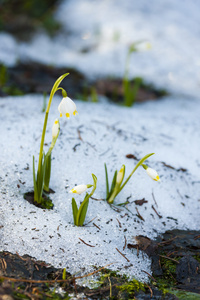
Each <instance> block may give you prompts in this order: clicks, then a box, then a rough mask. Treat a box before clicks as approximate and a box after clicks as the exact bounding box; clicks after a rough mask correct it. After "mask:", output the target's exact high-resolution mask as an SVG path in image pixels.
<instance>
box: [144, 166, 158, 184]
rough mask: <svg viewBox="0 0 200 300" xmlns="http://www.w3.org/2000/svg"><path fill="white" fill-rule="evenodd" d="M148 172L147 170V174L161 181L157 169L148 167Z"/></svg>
mask: <svg viewBox="0 0 200 300" xmlns="http://www.w3.org/2000/svg"><path fill="white" fill-rule="evenodd" d="M146 172H147V174H148V175H149V177H151V178H152V179H153V180H155V181H160V178H159V175H158V173H157V172H156V170H154V169H152V168H149V167H147V169H146Z"/></svg>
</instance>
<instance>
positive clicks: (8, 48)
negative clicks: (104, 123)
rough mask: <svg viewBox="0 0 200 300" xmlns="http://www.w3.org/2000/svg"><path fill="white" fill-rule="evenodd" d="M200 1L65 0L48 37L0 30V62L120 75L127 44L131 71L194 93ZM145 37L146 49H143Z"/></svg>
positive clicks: (199, 62)
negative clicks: (20, 37)
mask: <svg viewBox="0 0 200 300" xmlns="http://www.w3.org/2000/svg"><path fill="white" fill-rule="evenodd" d="M199 9H200V2H199V1H196V0H184V1H181V5H180V2H179V1H174V0H163V1H159V0H153V1H147V0H140V1H136V0H126V1H121V0H101V1H94V0H84V1H82V0H77V1H73V0H64V1H62V2H61V3H60V6H59V7H58V9H57V11H56V13H55V16H56V18H57V19H58V21H60V22H61V23H62V25H63V27H64V30H63V31H62V33H60V34H58V35H57V36H56V37H54V38H53V39H51V38H49V37H47V36H46V35H45V33H43V32H38V33H37V34H35V36H34V37H33V38H32V40H31V42H23V43H19V41H17V40H15V39H14V38H13V37H11V36H10V35H8V34H6V33H0V61H3V62H4V63H5V64H7V65H13V64H15V63H17V61H19V60H22V61H24V60H25V61H26V60H33V61H39V62H42V63H46V64H51V65H57V66H66V67H69V66H72V67H75V68H77V69H79V70H81V71H82V72H84V74H86V75H87V76H88V77H90V78H94V77H99V76H114V77H117V76H123V74H124V67H125V59H126V55H127V51H128V47H129V46H130V44H132V43H133V42H137V41H144V44H143V45H140V47H139V50H141V48H143V50H142V51H139V52H137V53H133V55H132V58H131V62H130V76H142V77H143V78H144V79H145V80H146V81H147V82H151V83H154V84H155V85H156V86H158V87H162V88H166V89H168V90H170V91H172V92H175V93H178V94H182V95H183V94H188V95H193V96H194V95H195V96H197V95H198V93H199V84H200V57H199V49H200V23H199ZM146 42H149V43H150V44H151V46H152V48H151V50H144V49H145V43H146Z"/></svg>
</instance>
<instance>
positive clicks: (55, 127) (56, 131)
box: [52, 119, 60, 139]
mask: <svg viewBox="0 0 200 300" xmlns="http://www.w3.org/2000/svg"><path fill="white" fill-rule="evenodd" d="M59 130H60V124H59V121H58V119H56V120H55V121H54V123H53V127H52V138H53V139H55V138H56V137H57V136H58V134H59Z"/></svg>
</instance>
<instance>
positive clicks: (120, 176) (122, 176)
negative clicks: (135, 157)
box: [116, 165, 125, 184]
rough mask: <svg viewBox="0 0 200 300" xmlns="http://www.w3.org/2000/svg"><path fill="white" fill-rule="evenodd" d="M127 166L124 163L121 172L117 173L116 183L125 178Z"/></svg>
mask: <svg viewBox="0 0 200 300" xmlns="http://www.w3.org/2000/svg"><path fill="white" fill-rule="evenodd" d="M124 171H125V166H124V165H123V166H122V167H121V169H120V170H119V172H118V173H117V178H116V183H117V184H121V183H122V181H123V178H124Z"/></svg>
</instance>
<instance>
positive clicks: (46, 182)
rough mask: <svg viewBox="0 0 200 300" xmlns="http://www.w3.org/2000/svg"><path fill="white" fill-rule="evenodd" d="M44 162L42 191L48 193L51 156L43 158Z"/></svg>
mask: <svg viewBox="0 0 200 300" xmlns="http://www.w3.org/2000/svg"><path fill="white" fill-rule="evenodd" d="M44 160H45V172H44V190H45V191H46V192H48V191H49V182H50V177H51V154H50V155H48V156H47V155H45V156H44Z"/></svg>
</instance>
